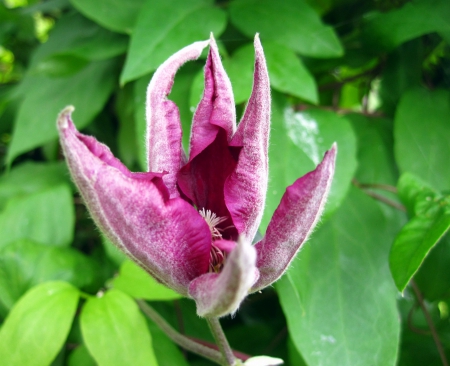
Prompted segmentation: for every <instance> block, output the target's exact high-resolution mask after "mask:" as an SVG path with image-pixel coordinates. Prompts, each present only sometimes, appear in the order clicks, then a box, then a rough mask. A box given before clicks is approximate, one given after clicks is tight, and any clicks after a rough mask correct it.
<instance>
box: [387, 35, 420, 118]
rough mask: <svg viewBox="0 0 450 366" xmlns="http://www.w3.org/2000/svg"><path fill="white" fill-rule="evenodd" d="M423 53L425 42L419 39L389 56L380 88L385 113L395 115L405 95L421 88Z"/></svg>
mask: <svg viewBox="0 0 450 366" xmlns="http://www.w3.org/2000/svg"><path fill="white" fill-rule="evenodd" d="M423 53H424V51H423V42H422V41H421V40H420V39H417V40H414V41H410V42H407V43H405V44H403V45H401V46H400V47H398V48H396V49H395V50H394V51H392V52H391V53H390V54H389V55H388V57H387V59H386V66H385V68H384V70H383V74H382V78H381V86H380V98H381V100H382V109H383V111H386V112H388V113H389V114H390V115H394V112H395V109H396V108H397V104H398V101H399V100H400V98H401V96H402V95H403V93H405V92H406V91H407V90H408V89H412V88H414V87H418V86H420V84H421V81H422V80H421V78H422V63H423Z"/></svg>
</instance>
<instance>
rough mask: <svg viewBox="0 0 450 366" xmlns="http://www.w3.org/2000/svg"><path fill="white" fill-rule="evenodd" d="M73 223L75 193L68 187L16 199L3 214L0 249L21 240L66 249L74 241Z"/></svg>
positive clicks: (9, 203) (61, 186)
mask: <svg viewBox="0 0 450 366" xmlns="http://www.w3.org/2000/svg"><path fill="white" fill-rule="evenodd" d="M74 224H75V214H74V208H73V203H72V192H71V191H70V189H69V187H68V186H67V185H59V186H57V187H54V188H49V189H47V190H44V191H39V192H37V193H33V194H30V195H27V196H22V197H14V198H12V199H10V200H9V201H8V202H7V204H6V206H5V208H4V210H3V211H2V212H1V213H0V232H1V233H2V235H1V236H0V248H1V247H3V246H5V245H6V244H8V243H11V242H13V241H16V240H17V239H22V238H28V239H31V240H34V241H37V242H39V243H42V244H47V245H52V246H67V245H70V243H71V242H72V238H73V229H74Z"/></svg>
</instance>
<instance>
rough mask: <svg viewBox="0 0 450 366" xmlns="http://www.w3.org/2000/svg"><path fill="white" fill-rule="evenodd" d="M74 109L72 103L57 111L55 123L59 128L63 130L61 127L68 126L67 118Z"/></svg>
mask: <svg viewBox="0 0 450 366" xmlns="http://www.w3.org/2000/svg"><path fill="white" fill-rule="evenodd" d="M74 110H75V107H74V106H73V105H69V106H67V107H66V108H64V109H63V110H62V111H61V112H60V113H59V115H58V119H57V122H56V123H57V126H58V127H59V128H60V129H62V130H63V129H66V128H67V127H69V119H70V116H71V115H72V112H73V111H74Z"/></svg>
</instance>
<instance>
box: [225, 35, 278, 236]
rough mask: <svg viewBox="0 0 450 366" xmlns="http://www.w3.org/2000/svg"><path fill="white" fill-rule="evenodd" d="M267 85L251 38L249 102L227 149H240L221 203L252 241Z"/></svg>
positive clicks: (264, 152)
mask: <svg viewBox="0 0 450 366" xmlns="http://www.w3.org/2000/svg"><path fill="white" fill-rule="evenodd" d="M269 129H270V84H269V74H268V72H267V66H266V61H265V58H264V52H263V49H262V46H261V43H260V41H259V37H258V35H257V36H256V37H255V72H254V81H253V91H252V94H251V96H250V100H249V102H248V104H247V107H246V109H245V112H244V116H243V117H242V120H241V122H240V123H239V125H238V128H237V131H236V134H235V135H234V136H233V138H232V140H231V143H230V146H235V147H242V149H241V150H240V153H239V160H238V163H237V166H236V169H235V171H234V172H233V174H232V175H231V176H230V177H229V178H228V180H227V181H226V183H225V202H226V205H227V207H228V210H229V212H230V214H231V217H232V219H233V222H234V224H235V226H236V228H237V230H238V231H239V233H240V234H243V235H245V236H246V237H248V238H251V239H253V237H254V236H255V234H256V231H257V230H258V227H259V224H260V222H261V217H262V214H263V210H264V203H265V199H266V191H267V180H268V174H269V172H268V141H269Z"/></svg>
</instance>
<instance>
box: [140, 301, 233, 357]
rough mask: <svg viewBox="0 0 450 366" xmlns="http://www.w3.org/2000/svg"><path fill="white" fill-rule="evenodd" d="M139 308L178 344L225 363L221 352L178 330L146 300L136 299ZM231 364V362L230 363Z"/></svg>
mask: <svg viewBox="0 0 450 366" xmlns="http://www.w3.org/2000/svg"><path fill="white" fill-rule="evenodd" d="M136 302H137V303H138V305H139V308H140V309H141V310H142V311H143V312H144V313H145V315H147V316H148V317H149V318H150V319H151V320H152V321H153V322H154V323H155V324H156V325H157V326H158V327H159V328H160V329H161V330H162V331H163V332H164V333H166V334H167V336H168V337H169V338H170V339H171V340H172V341H174V342H175V343H176V344H178V345H179V346H180V347H183V348H184V349H186V350H188V351H190V352H192V353H195V354H197V355H200V356H202V357H204V358H207V359H208V360H210V361H212V362H215V363H217V364H218V365H223V357H222V355H221V353H220V352H217V351H216V350H214V349H212V348H209V347H206V346H204V345H202V344H199V343H197V342H195V341H193V340H192V339H189V338H188V337H186V336H184V335H182V334H180V333H179V332H177V331H176V330H175V329H174V328H173V327H172V326H171V325H170V324H169V323H167V321H166V320H165V319H164V318H163V317H162V316H161V315H159V314H158V313H157V312H156V311H155V309H153V308H152V307H151V306H150V305H149V304H147V303H146V302H145V301H144V300H136ZM230 365H231V364H230Z"/></svg>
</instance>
